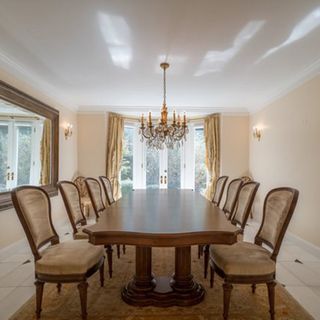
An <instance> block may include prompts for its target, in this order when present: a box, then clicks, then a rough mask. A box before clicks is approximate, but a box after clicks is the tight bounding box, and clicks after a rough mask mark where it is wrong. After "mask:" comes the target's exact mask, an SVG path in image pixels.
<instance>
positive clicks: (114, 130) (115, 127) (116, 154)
mask: <svg viewBox="0 0 320 320" xmlns="http://www.w3.org/2000/svg"><path fill="white" fill-rule="evenodd" d="M123 132H124V120H123V118H122V117H121V116H120V115H119V114H116V113H109V121H108V137H107V174H106V175H107V177H108V178H109V179H110V181H111V185H112V191H113V197H114V199H115V200H118V199H119V198H121V188H120V181H119V175H120V170H121V162H122V140H123Z"/></svg>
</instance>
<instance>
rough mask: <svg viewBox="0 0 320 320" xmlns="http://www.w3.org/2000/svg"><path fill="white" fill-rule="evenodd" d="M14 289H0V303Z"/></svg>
mask: <svg viewBox="0 0 320 320" xmlns="http://www.w3.org/2000/svg"><path fill="white" fill-rule="evenodd" d="M14 289H15V287H7V288H0V301H1V300H2V299H4V298H5V297H6V296H8V295H9V294H10V293H11V292H12V291H13V290H14Z"/></svg>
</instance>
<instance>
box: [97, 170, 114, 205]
mask: <svg viewBox="0 0 320 320" xmlns="http://www.w3.org/2000/svg"><path fill="white" fill-rule="evenodd" d="M99 179H100V181H101V184H102V187H103V190H104V192H105V194H106V198H107V201H108V203H109V205H110V206H111V205H112V204H113V203H114V202H115V200H114V197H113V191H112V186H111V182H110V180H109V179H108V178H107V177H105V176H100V177H99Z"/></svg>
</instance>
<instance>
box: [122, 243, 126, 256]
mask: <svg viewBox="0 0 320 320" xmlns="http://www.w3.org/2000/svg"><path fill="white" fill-rule="evenodd" d="M122 253H123V254H126V245H125V244H124V245H122Z"/></svg>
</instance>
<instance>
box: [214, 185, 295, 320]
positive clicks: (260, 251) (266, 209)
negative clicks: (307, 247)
mask: <svg viewBox="0 0 320 320" xmlns="http://www.w3.org/2000/svg"><path fill="white" fill-rule="evenodd" d="M298 195H299V192H298V190H296V189H293V188H286V187H284V188H276V189H273V190H271V191H270V192H269V193H268V194H267V196H266V198H265V201H264V205H263V218H262V223H261V226H260V229H259V231H258V233H257V235H256V237H255V241H254V243H249V242H243V241H240V242H237V243H235V244H233V245H212V246H211V247H210V271H211V272H210V287H211V288H212V286H213V281H214V274H215V273H217V274H218V275H219V276H220V277H222V278H223V279H224V284H223V292H224V293H223V318H224V319H228V314H229V304H230V297H231V291H232V288H233V286H232V284H251V286H252V293H255V290H256V284H259V283H266V284H267V289H268V297H269V308H270V309H269V312H270V317H271V320H274V318H275V311H274V304H275V286H276V281H275V278H276V260H277V255H278V253H279V250H280V247H281V243H282V240H283V237H284V235H285V232H286V230H287V228H288V225H289V222H290V220H291V217H292V215H293V212H294V209H295V207H296V204H297V201H298ZM262 245H264V247H263V246H262ZM265 246H267V247H269V248H270V250H267V248H265Z"/></svg>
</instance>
